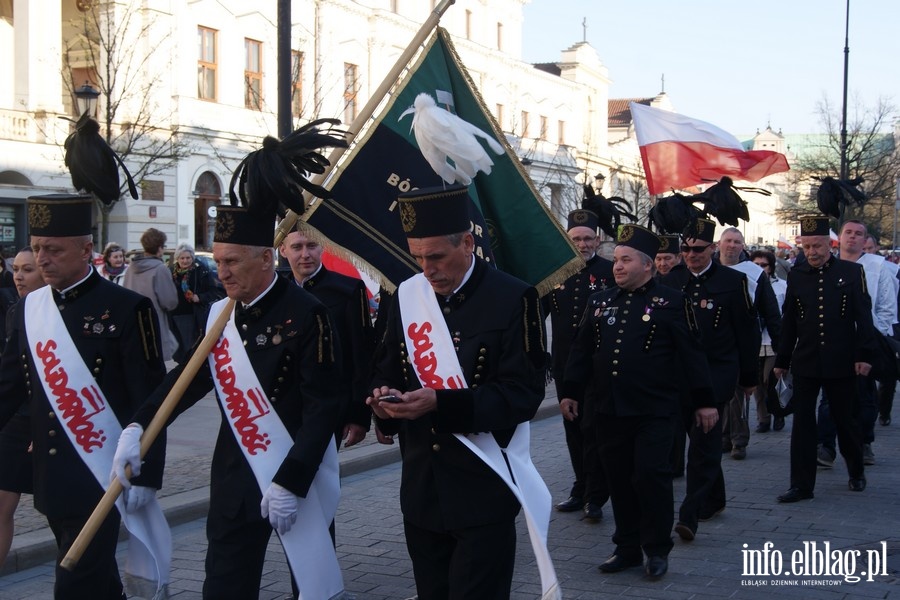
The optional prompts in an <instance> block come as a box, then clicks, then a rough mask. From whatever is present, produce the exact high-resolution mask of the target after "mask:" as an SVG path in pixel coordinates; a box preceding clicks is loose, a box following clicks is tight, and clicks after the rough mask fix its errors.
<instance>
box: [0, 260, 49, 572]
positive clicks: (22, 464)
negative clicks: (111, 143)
mask: <svg viewBox="0 0 900 600" xmlns="http://www.w3.org/2000/svg"><path fill="white" fill-rule="evenodd" d="M13 279H14V281H15V284H16V291H17V292H18V295H19V298H24V297H25V296H26V294H28V293H30V292H33V291H34V290H36V289H38V288H41V287H43V286H44V285H45V284H44V280H43V279H41V274H40V272H39V271H38V268H37V264H35V261H34V253H33V252H32V251H31V248H30V247H26V248H23V249H22V250H21V251H19V253H18V254H17V255H16V258H15V261H14V262H13ZM13 314H14V309H10V310H9V311H8V312H7V313H6V315H5V320H6V321H7V331H9V329H10V327H12V326H13V325H12V322H11V321H12V316H13ZM3 341H4V342H5V341H6V340H5V339H4V340H3ZM30 430H31V423H30V419H29V417H28V403H27V402H23V403H22V406H21V407H20V408H19V411H18V412H17V413H16V414H15V415H14V416H13V417H12V419H10V421H9V423H7V424H6V426H5V427H4V428H3V430H2V431H0V565H3V563H4V562H5V561H6V555H7V554H8V553H9V548H10V546H11V545H12V539H13V522H14V521H13V515H14V514H15V512H16V507H17V506H18V505H19V497H20V496H21V495H22V494H23V493H24V494H31V493H32V492H33V489H32V488H33V486H32V465H31V434H30Z"/></svg>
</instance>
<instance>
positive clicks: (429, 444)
mask: <svg viewBox="0 0 900 600" xmlns="http://www.w3.org/2000/svg"><path fill="white" fill-rule="evenodd" d="M474 260H475V268H474V270H473V272H472V275H471V277H470V278H469V280H468V281H467V282H466V283H465V285H463V287H462V288H461V289H460V290H459V291H458V292H457V293H456V294H454V295H453V296H452V297H451V298H450V299H449V301H445V299H444V298H443V297H440V296H439V297H438V304H440V305H441V306H442V310H443V312H444V318H445V320H446V322H447V327H448V329H449V330H450V335H451V337H452V338H453V344H454V346H455V348H456V353H457V358H458V359H459V364H460V367H461V368H462V371H463V374H464V376H465V378H466V382H467V383H468V384H469V387H468V388H467V389H463V390H438V391H437V392H436V395H437V411H435V412H432V413H430V414H428V415H425V416H423V417H421V418H419V419H416V420H413V421H410V420H405V419H397V420H390V419H389V420H381V419H379V420H378V423H379V428H380V429H381V431H382V432H384V433H385V434H387V435H393V434H395V433H398V432H399V434H400V449H401V452H402V455H403V474H402V480H401V486H400V505H401V509H402V511H403V515H404V517H405V518H406V520H408V521H410V522H411V523H413V524H414V525H417V526H419V527H422V528H425V529H429V530H432V531H447V530H453V529H460V528H465V527H474V526H479V525H485V524H488V523H496V522H498V521H502V520H505V519H511V518H514V517H515V515H516V514H517V513H518V510H519V503H518V501H517V500H516V498H515V496H514V495H513V494H512V492H511V491H510V490H509V488H508V487H507V486H506V484H505V483H503V481H502V480H501V479H500V477H498V476H497V474H496V473H494V472H493V471H492V470H491V468H490V467H488V466H487V465H486V464H485V463H484V462H482V461H481V459H479V458H478V457H476V456H475V455H474V454H473V453H472V452H471V451H470V450H469V449H468V448H466V447H465V446H463V444H462V443H461V442H460V441H459V440H457V439H456V438H455V437H454V436H453V434H454V433H461V434H466V433H477V432H492V433H493V434H494V437H495V438H496V439H497V442H498V443H499V444H500V446H501V447H505V446H506V445H507V444H508V442H509V439H510V438H511V437H512V433H513V430H514V428H515V426H516V425H518V424H519V423H523V422H525V421H528V420H530V419H531V418H532V417H534V415H535V413H536V412H537V409H538V406H540V403H541V401H542V400H543V398H544V378H545V375H546V358H545V356H546V350H545V348H544V331H543V315H542V314H541V308H540V301H539V299H538V295H537V292H536V291H535V289H534V288H532V287H529V286H528V285H527V284H526V283H524V282H522V281H519V280H518V279H516V278H514V277H512V276H510V275H507V274H506V273H502V272H500V271H498V270H496V269H494V268H493V267H491V266H489V265H488V264H487V263H485V262H484V261H482V260H481V259H479V258H477V257H476V258H475V259H474ZM390 310H391V312H390V315H389V317H388V319H389V320H388V324H387V328H386V331H385V337H384V339H383V341H382V342H381V344H380V345H379V348H378V350H377V351H376V364H375V379H374V381H373V385H372V387H379V386H383V385H386V386H389V387H393V388H396V389H399V390H401V391H411V390H415V389H419V388H421V387H422V386H421V384H420V383H419V380H418V379H417V377H416V374H415V371H414V370H413V367H412V366H411V365H410V363H409V355H408V353H407V347H406V341H405V338H404V335H403V324H402V321H401V319H400V310H401V308H400V302H399V301H395V302H393V303H392V305H391V309H390Z"/></svg>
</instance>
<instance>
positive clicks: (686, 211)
mask: <svg viewBox="0 0 900 600" xmlns="http://www.w3.org/2000/svg"><path fill="white" fill-rule="evenodd" d="M694 198H695V197H694V196H684V195H682V194H679V193H677V192H672V195H671V196H665V197H663V198H659V199H658V200H657V201H656V205H655V206H653V207H651V208H650V212H649V213H647V226H648V228H654V227H655V228H656V230H657V231H658V232H660V233H667V234H670V235H684V233H685V232H687V231H689V230H691V229H692V228H693V226H694V223H696V221H697V219H698V218H699V217H700V216H702V213H701V212H700V210H699V209H698V208H697V207H696V206H694V204H693V201H694Z"/></svg>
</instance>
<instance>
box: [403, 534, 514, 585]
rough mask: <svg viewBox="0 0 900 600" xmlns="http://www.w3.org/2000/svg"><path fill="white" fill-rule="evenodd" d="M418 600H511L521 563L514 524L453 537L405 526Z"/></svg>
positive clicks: (452, 535) (453, 535)
mask: <svg viewBox="0 0 900 600" xmlns="http://www.w3.org/2000/svg"><path fill="white" fill-rule="evenodd" d="M403 528H404V530H405V532H406V548H407V550H408V551H409V557H410V558H411V559H412V564H413V575H414V576H415V579H416V592H417V593H418V598H419V600H500V599H502V598H509V595H510V589H511V588H512V576H513V567H514V566H515V562H516V525H515V520H514V519H509V520H508V521H504V522H501V523H491V524H488V525H482V526H480V527H469V528H465V529H455V530H452V531H443V532H441V531H430V530H428V529H423V528H421V527H417V526H416V525H413V524H412V523H410V522H409V521H406V520H404V522H403Z"/></svg>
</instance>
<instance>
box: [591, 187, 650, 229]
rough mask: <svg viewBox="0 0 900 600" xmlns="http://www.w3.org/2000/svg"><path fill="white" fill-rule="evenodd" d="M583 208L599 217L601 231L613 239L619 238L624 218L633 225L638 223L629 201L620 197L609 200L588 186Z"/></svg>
mask: <svg viewBox="0 0 900 600" xmlns="http://www.w3.org/2000/svg"><path fill="white" fill-rule="evenodd" d="M581 208H583V209H585V210H589V211H591V212H592V213H594V214H595V215H597V216H598V217H599V218H600V229H601V230H602V231H603V232H604V233H605V234H606V235H608V236H609V237H611V238H613V239H616V237H618V231H619V225H621V224H622V219H623V217H624V218H627V219H629V222H631V223H634V222H636V221H637V217H635V216H634V214H632V212H631V204H630V203H629V202H628V200H626V199H625V198H620V197H619V196H612V197H611V198H607V197H606V196H604V195H603V194H600V193H598V192H596V191H595V190H594V188H593V186H591V185H588V184H585V185H584V197H583V198H582V199H581Z"/></svg>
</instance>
